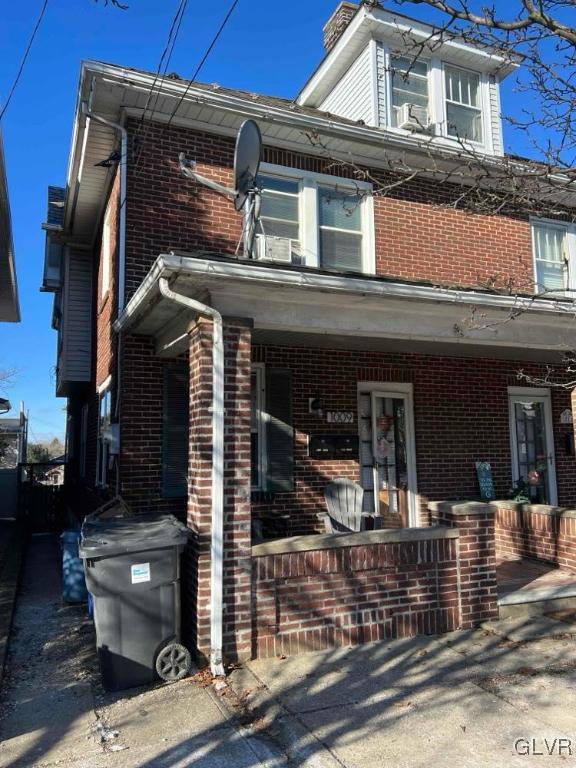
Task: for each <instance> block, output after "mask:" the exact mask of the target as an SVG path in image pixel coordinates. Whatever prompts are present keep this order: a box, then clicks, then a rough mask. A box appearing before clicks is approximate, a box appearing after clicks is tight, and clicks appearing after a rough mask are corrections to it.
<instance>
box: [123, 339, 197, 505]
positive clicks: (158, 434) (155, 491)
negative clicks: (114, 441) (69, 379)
mask: <svg viewBox="0 0 576 768" xmlns="http://www.w3.org/2000/svg"><path fill="white" fill-rule="evenodd" d="M122 343H123V349H122V354H123V363H124V364H123V367H122V382H121V409H120V434H121V453H120V493H121V494H122V496H123V497H124V499H125V500H126V502H127V503H128V504H129V505H130V506H131V507H132V508H133V510H134V511H135V512H156V511H158V512H172V513H174V514H176V515H178V516H179V517H184V515H185V510H186V499H185V498H182V499H166V498H164V497H163V495H162V415H163V380H164V377H163V368H164V366H166V365H170V362H169V361H166V360H162V359H161V358H159V357H157V356H156V354H155V351H154V341H153V340H152V339H151V338H149V337H147V336H128V335H127V336H124V337H123V342H122Z"/></svg>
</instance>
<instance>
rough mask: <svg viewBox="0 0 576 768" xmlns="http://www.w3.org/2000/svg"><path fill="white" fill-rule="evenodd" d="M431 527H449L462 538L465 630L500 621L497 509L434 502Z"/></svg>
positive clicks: (463, 624)
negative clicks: (495, 524)
mask: <svg viewBox="0 0 576 768" xmlns="http://www.w3.org/2000/svg"><path fill="white" fill-rule="evenodd" d="M428 509H429V513H430V524H431V525H445V526H447V527H449V528H453V529H455V530H457V531H458V533H459V535H460V537H459V542H460V564H459V567H460V589H461V595H462V625H461V626H462V628H463V629H469V628H471V627H474V626H476V625H478V624H480V623H481V622H483V621H490V620H492V619H497V618H498V587H497V584H496V538H495V529H494V513H495V510H494V509H493V508H492V507H491V505H490V504H483V503H480V502H467V503H466V502H464V503H463V502H460V503H459V502H454V503H452V502H432V503H431V504H430V505H429V507H428Z"/></svg>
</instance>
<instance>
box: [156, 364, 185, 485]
mask: <svg viewBox="0 0 576 768" xmlns="http://www.w3.org/2000/svg"><path fill="white" fill-rule="evenodd" d="M189 418H190V406H189V381H188V366H187V365H186V364H185V363H184V364H182V365H178V366H175V365H169V366H166V367H165V368H164V414H163V425H162V427H163V429H162V494H163V495H164V496H165V497H167V498H177V497H181V496H186V494H187V493H188V422H189Z"/></svg>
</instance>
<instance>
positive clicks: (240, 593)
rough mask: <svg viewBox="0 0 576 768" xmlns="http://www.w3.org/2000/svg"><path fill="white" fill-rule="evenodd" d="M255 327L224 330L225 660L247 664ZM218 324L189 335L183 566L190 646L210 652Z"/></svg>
mask: <svg viewBox="0 0 576 768" xmlns="http://www.w3.org/2000/svg"><path fill="white" fill-rule="evenodd" d="M250 333H251V331H250V325H249V324H247V323H246V324H245V323H243V322H242V321H239V320H234V321H230V322H226V323H225V326H224V346H225V374H224V376H225V378H224V387H225V398H224V406H225V419H224V430H225V432H224V464H225V468H224V553H225V554H224V617H223V619H224V655H225V658H226V659H228V660H237V659H243V658H247V657H249V655H250V648H251V624H250V572H251V557H250V544H251V533H250V515H251V513H250ZM211 406H212V323H211V322H210V321H208V320H205V319H199V320H198V321H197V322H196V323H195V324H194V325H193V326H192V327H191V329H190V460H189V472H188V515H187V521H188V526H189V528H190V529H191V530H192V532H193V540H192V543H191V544H190V546H189V547H188V552H187V553H186V557H185V562H184V578H183V598H184V613H185V622H184V629H185V632H186V640H187V642H188V643H189V644H190V645H191V647H195V648H197V651H198V655H199V656H200V658H202V659H206V658H208V656H209V652H210V540H211V539H210V533H211V528H212V525H211V498H212V419H211Z"/></svg>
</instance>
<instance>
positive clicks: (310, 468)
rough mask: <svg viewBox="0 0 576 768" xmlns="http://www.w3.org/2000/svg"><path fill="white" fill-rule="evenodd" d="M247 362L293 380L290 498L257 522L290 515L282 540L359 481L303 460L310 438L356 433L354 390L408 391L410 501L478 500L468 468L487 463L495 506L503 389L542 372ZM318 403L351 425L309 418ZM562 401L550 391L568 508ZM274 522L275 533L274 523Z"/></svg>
mask: <svg viewBox="0 0 576 768" xmlns="http://www.w3.org/2000/svg"><path fill="white" fill-rule="evenodd" d="M253 360H254V361H255V362H264V363H265V364H268V365H270V366H275V367H285V368H289V369H291V371H292V387H293V414H294V427H295V490H294V493H290V494H278V495H277V496H276V497H275V498H274V500H273V502H272V503H271V504H264V503H256V504H255V511H256V513H257V514H259V515H262V516H265V515H266V516H270V515H275V516H277V517H279V516H280V515H282V514H286V513H289V515H290V519H289V521H288V530H287V533H289V534H298V533H306V532H310V530H314V529H315V528H316V527H317V525H318V521H317V519H316V513H317V512H319V511H322V510H323V509H324V498H323V491H324V487H325V486H326V484H327V483H328V482H329V481H330V480H332V479H333V478H334V477H335V476H338V475H344V476H347V477H350V478H351V479H353V480H358V479H359V466H358V463H357V462H356V461H338V462H324V461H316V460H312V459H310V458H309V456H308V449H307V437H308V436H309V435H311V434H314V433H330V432H339V433H341V432H349V433H350V434H357V433H358V418H357V383H358V381H377V382H382V383H383V388H385V387H386V382H412V384H413V392H414V420H415V430H416V461H417V475H418V491H419V493H420V494H422V495H423V496H424V497H426V498H429V499H473V498H477V497H478V495H479V491H478V484H477V479H476V473H475V462H476V461H479V460H481V461H489V462H490V463H491V464H492V472H493V477H494V483H495V488H496V495H497V497H500V498H506V497H507V496H508V492H509V489H510V487H511V457H510V435H509V421H508V391H507V388H508V386H517V385H518V379H517V376H516V374H517V371H518V368H520V367H522V368H524V370H525V371H526V372H527V373H529V372H532V373H536V372H537V371H539V372H540V374H542V373H543V372H544V371H543V369H542V368H538V367H537V366H532V365H529V364H526V363H514V362H512V361H502V360H488V359H480V360H472V359H464V358H448V357H433V356H424V355H408V354H384V353H377V352H362V351H346V350H327V349H303V348H296V347H262V346H254V348H253ZM317 393H320V394H321V396H322V400H323V404H324V408H325V409H327V410H343V411H353V413H354V417H355V418H354V424H351V425H347V426H336V425H332V424H327V423H326V420H325V419H324V420H321V419H319V418H318V417H316V416H314V415H311V414H309V413H308V397H310V396H314V395H315V394H317ZM569 407H570V395H569V393H568V392H566V391H564V390H562V389H553V390H552V410H553V420H554V433H555V451H556V469H557V482H558V493H559V499H560V504H562V505H569V504H576V471H575V470H576V460H575V458H574V456H568V455H566V447H565V440H564V432H565V429H566V428H565V427H560V426H559V417H560V413H561V412H562V410H564V409H565V408H569ZM281 522H282V521H281V519H280V522H279V524H280V523H281Z"/></svg>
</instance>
